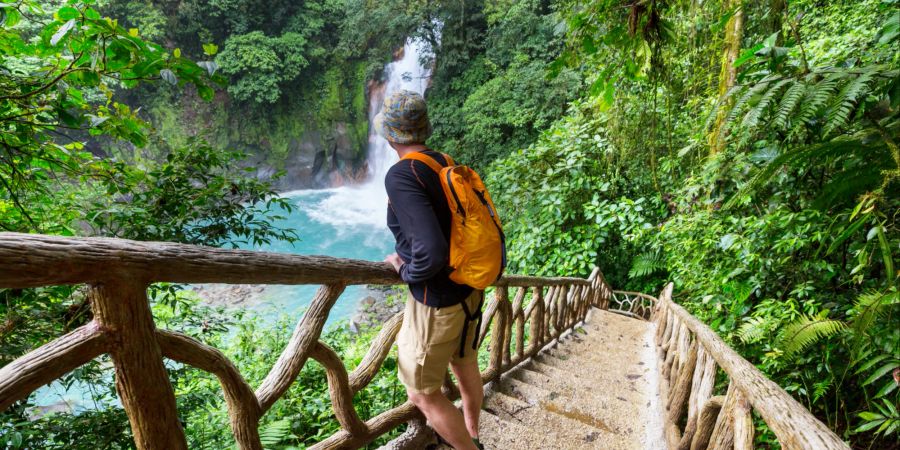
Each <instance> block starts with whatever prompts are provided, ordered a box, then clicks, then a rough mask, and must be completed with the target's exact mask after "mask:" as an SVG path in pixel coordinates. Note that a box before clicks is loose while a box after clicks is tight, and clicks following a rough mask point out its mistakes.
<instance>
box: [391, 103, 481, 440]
mask: <svg viewBox="0 0 900 450" xmlns="http://www.w3.org/2000/svg"><path fill="white" fill-rule="evenodd" d="M374 125H375V128H376V130H377V132H378V133H379V134H380V135H381V136H383V137H384V138H385V139H387V141H388V142H389V143H390V145H391V147H392V148H393V149H394V150H396V151H397V154H398V155H399V156H400V158H401V160H400V162H398V163H396V164H394V166H393V167H391V169H390V170H389V171H388V173H387V176H385V179H384V185H385V188H386V189H387V193H388V201H389V205H388V219H387V221H388V227H389V228H390V229H391V232H392V233H393V234H394V238H395V239H396V241H397V244H396V247H395V248H396V250H397V253H394V254H391V255H388V256H387V258H386V259H385V261H386V262H388V263H390V264H391V265H392V266H393V267H394V269H395V270H397V272H398V273H399V274H400V278H402V279H403V281H404V282H406V283H408V284H409V291H410V294H409V298H408V299H407V302H406V309H405V312H404V316H403V325H402V326H401V328H400V333H399V335H398V336H397V346H398V348H399V369H398V377H399V378H400V382H401V383H403V385H404V386H406V393H407V395H408V396H409V399H410V400H411V401H412V402H413V403H414V404H415V405H416V406H417V407H418V408H419V410H421V411H422V413H423V414H425V417H426V418H427V419H428V422H429V423H430V424H431V426H432V428H434V430H435V431H436V432H437V433H438V434H439V435H440V436H441V437H442V438H443V439H444V440H446V441H447V442H448V443H449V444H450V445H452V446H453V448H455V449H457V450H476V449H483V447H482V446H481V444H480V443H479V442H478V418H479V413H480V411H481V404H482V401H483V400H484V391H483V388H482V385H481V374H480V373H479V371H478V361H477V353H478V352H477V350H472V348H473V341H474V340H475V339H477V334H478V333H477V332H476V330H475V328H476V326H477V324H476V321H466V320H465V319H466V314H465V312H464V311H463V305H462V302H466V305H467V306H468V308H467V309H468V310H469V311H475V310H476V309H477V308H479V307H480V305H481V300H482V296H483V295H484V292H483V291H480V290H475V289H473V288H471V287H469V286H466V285H462V284H457V283H455V282H453V281H451V280H450V278H449V276H448V274H449V270H448V269H449V268H448V261H449V241H450V223H451V211H450V207H449V205H448V204H447V200H446V198H445V196H444V194H443V191H442V187H441V183H440V180H439V179H438V175H437V173H436V172H435V171H434V170H432V169H431V168H429V167H428V166H427V165H426V164H425V163H423V162H421V161H416V160H413V159H402V158H403V157H404V156H406V155H407V154H409V153H412V152H423V153H425V154H426V155H428V156H431V157H433V158H435V159H436V160H437V161H438V162H439V163H440V164H441V165H443V166H446V165H447V164H448V161H446V160H445V159H444V157H443V155H441V154H440V153H438V152H435V151H433V150H430V149H428V148H427V147H426V146H425V145H424V142H425V140H426V139H428V136H430V135H431V124H430V123H429V121H428V111H427V108H426V105H425V99H424V98H423V97H422V96H421V95H420V94H418V93H416V92H412V91H400V92H397V93H395V94H393V95H392V96H390V97H389V98H387V99H385V102H384V107H383V108H382V112H381V113H380V114H379V115H378V116H377V117H376V119H375V124H374ZM464 325H465V326H468V327H469V329H468V330H467V331H466V333H465V334H464V336H465V339H466V341H467V342H463V343H461V342H460V340H461V337H462V336H463V327H464ZM464 348H465V349H468V351H464V350H463V349H464ZM461 352H462V354H460V353H461ZM448 364H449V366H450V368H451V369H452V370H453V374H454V375H455V376H456V379H457V380H458V381H459V388H460V393H461V395H462V404H463V413H462V414H461V413H460V411H459V410H458V409H456V407H455V406H454V405H453V403H451V402H450V400H449V399H447V397H446V396H444V394H443V393H442V392H441V386H442V384H443V381H444V377H445V375H446V373H447V366H448Z"/></svg>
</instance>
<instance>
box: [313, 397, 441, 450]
mask: <svg viewBox="0 0 900 450" xmlns="http://www.w3.org/2000/svg"><path fill="white" fill-rule="evenodd" d="M416 418H420V419H424V418H425V416H423V415H422V413H421V412H419V410H418V409H417V408H416V405H414V404H413V403H412V402H410V401H407V402H406V403H404V404H402V405H400V406H398V407H396V408H393V409H389V410H387V411H385V412H383V413H381V414H379V415H377V416H375V417H373V418H371V419H369V420H367V421H366V427H367V428H368V429H369V432H368V433H366V434H365V435H357V436H354V435H352V434H350V433H349V432H348V431H347V430H341V431H338V432H337V433H334V434H332V435H331V436H329V437H328V438H327V439H325V440H324V441H322V442H319V443H318V444H316V445H313V446H312V447H309V448H308V450H325V449H328V450H331V449H344V448H360V447H362V446H364V445H366V444H368V443H369V442H372V441H374V440H375V439H376V438H378V436H381V435H382V434H384V433H387V432H388V431H390V430H393V429H394V428H396V427H397V426H399V425H400V424H402V423H404V422H407V421H409V420H412V419H416Z"/></svg>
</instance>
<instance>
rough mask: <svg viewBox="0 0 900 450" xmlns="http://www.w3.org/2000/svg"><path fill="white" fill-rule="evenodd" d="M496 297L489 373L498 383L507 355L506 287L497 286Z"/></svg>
mask: <svg viewBox="0 0 900 450" xmlns="http://www.w3.org/2000/svg"><path fill="white" fill-rule="evenodd" d="M494 296H495V298H496V299H497V313H496V314H497V315H496V316H495V320H494V327H493V329H492V330H491V354H490V362H489V364H488V369H487V372H488V373H490V374H491V375H492V376H491V379H492V381H498V380H500V375H501V374H502V373H503V370H502V367H503V354H504V353H505V350H504V348H503V346H504V345H503V344H505V343H506V342H507V340H506V336H505V334H506V321H507V315H506V314H505V313H504V311H505V307H504V305H505V304H506V303H507V301H508V300H509V298H508V292H507V288H506V286H497V287H496V288H495V289H494Z"/></svg>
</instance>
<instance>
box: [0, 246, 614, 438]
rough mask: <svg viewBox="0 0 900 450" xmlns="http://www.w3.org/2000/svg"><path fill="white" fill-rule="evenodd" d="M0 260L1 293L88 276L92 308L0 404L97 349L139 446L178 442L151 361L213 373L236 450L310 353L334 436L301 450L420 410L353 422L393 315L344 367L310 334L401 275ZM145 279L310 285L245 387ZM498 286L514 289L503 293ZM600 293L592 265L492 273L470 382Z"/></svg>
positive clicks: (32, 360) (211, 258)
mask: <svg viewBox="0 0 900 450" xmlns="http://www.w3.org/2000/svg"><path fill="white" fill-rule="evenodd" d="M0 267H3V271H0V288H27V287H40V286H51V285H61V284H87V285H88V286H89V287H90V300H91V308H92V311H93V314H94V319H93V320H92V321H91V322H90V323H89V324H87V325H85V326H83V327H81V328H79V329H77V330H75V331H73V332H71V333H69V334H67V335H65V336H62V337H60V338H58V339H56V340H54V341H52V342H50V343H48V344H45V345H43V346H41V347H39V348H37V349H34V350H32V351H31V352H29V353H28V354H26V355H23V356H21V357H20V358H18V359H16V360H14V361H13V362H12V363H10V364H8V365H6V366H4V367H2V368H0V411H2V410H5V409H6V408H8V407H9V406H10V405H12V403H14V402H16V401H18V400H21V399H23V398H25V397H27V396H28V395H29V394H31V392H33V391H34V390H35V389H37V388H38V387H40V386H42V385H44V384H47V383H50V382H52V381H53V380H55V379H57V378H59V377H60V376H62V375H64V374H65V373H67V372H69V371H71V370H73V369H75V368H77V367H79V366H81V365H82V364H85V363H87V362H88V361H90V360H91V359H93V358H96V357H97V356H99V355H101V354H104V353H108V354H110V356H111V357H112V360H113V364H114V367H115V370H116V382H117V384H116V388H117V391H118V393H119V397H120V399H121V401H122V405H123V407H124V409H125V411H126V413H127V415H128V418H129V422H130V423H131V427H132V430H133V434H134V438H135V444H136V446H137V448H139V449H183V448H186V446H187V444H186V441H185V437H184V432H183V430H182V429H181V424H180V423H179V421H178V418H177V417H178V416H177V411H176V407H175V396H174V392H173V390H172V386H171V384H170V382H169V379H168V374H167V373H166V370H165V366H164V364H163V357H166V358H170V359H172V360H175V361H178V362H180V363H183V364H187V365H190V366H193V367H196V368H198V369H200V370H204V371H206V372H209V373H212V374H214V375H215V376H216V377H217V378H218V379H219V381H220V383H221V385H222V389H223V392H224V396H225V400H226V404H227V407H228V414H229V419H230V421H231V428H232V433H233V435H234V438H235V442H236V443H237V444H238V446H239V447H240V448H242V449H253V450H257V449H261V448H262V446H261V444H260V439H259V432H258V426H259V422H260V419H261V418H262V416H263V415H264V414H265V413H266V411H267V410H268V409H269V408H270V407H271V406H272V404H274V402H275V401H277V400H278V399H279V398H280V397H281V396H282V395H284V393H285V392H286V391H287V389H288V388H289V387H290V385H291V384H292V383H293V382H294V380H295V379H296V378H297V376H298V374H299V373H300V370H301V369H302V368H303V366H304V365H305V364H306V362H307V360H309V359H310V358H311V359H313V360H315V361H316V362H317V363H319V364H321V365H322V366H323V367H324V368H325V370H326V375H327V378H328V389H329V394H330V396H331V400H332V407H333V409H334V411H335V417H336V418H337V420H338V423H339V424H340V425H341V431H339V432H337V433H335V434H334V435H332V436H330V437H329V438H327V439H325V440H324V441H322V442H320V443H318V444H316V445H315V446H313V448H317V449H320V448H321V449H325V448H328V449H331V448H356V447H360V446H362V445H365V444H367V443H369V442H371V441H373V440H374V439H376V438H377V437H379V436H381V435H383V434H384V433H386V432H388V431H390V430H392V429H393V428H395V427H397V426H398V425H400V424H402V423H404V422H408V421H411V420H414V419H418V418H421V415H420V413H419V412H418V410H417V409H416V408H415V407H414V406H413V405H412V404H411V403H409V402H406V403H404V404H402V405H400V406H398V407H395V408H393V409H391V410H388V411H385V412H383V413H381V414H379V415H377V416H375V417H373V418H370V419H368V420H365V421H364V420H363V419H362V418H360V417H359V415H358V414H357V412H356V410H355V408H354V406H353V404H352V399H353V395H354V394H356V393H357V392H359V391H360V390H361V389H363V388H365V386H366V385H368V384H369V383H370V382H371V381H372V380H373V379H374V377H375V375H376V374H377V372H378V370H379V369H380V368H381V366H382V364H383V362H384V360H385V358H386V357H387V355H388V353H389V351H390V348H391V346H392V345H393V343H394V341H395V340H396V336H397V332H398V331H399V328H400V323H401V322H402V312H401V313H399V314H397V315H396V316H394V317H393V318H392V319H390V320H389V321H387V322H386V323H385V324H384V326H383V327H382V330H381V331H380V333H379V334H378V335H377V336H376V338H375V340H374V341H373V343H372V345H371V346H370V349H369V352H368V353H367V354H366V355H365V356H364V357H363V359H362V362H361V363H360V364H359V365H358V366H357V367H356V368H355V369H354V370H353V371H352V372H350V373H348V371H347V369H346V368H345V367H344V365H343V363H342V361H341V359H340V357H338V355H337V354H335V353H334V351H333V350H331V349H330V348H328V347H327V346H326V345H325V344H323V343H322V342H321V341H320V340H319V338H320V335H321V333H322V329H323V327H324V324H325V322H326V321H327V318H328V314H329V312H330V310H331V308H332V306H333V305H334V303H335V301H336V300H337V298H338V297H339V296H340V294H341V293H342V292H343V290H344V287H345V286H347V285H350V284H363V283H365V284H400V283H401V280H400V279H399V277H398V276H397V274H396V273H395V272H394V271H393V270H392V269H391V268H390V267H389V266H388V265H387V264H385V263H375V262H367V261H358V260H349V259H341V258H332V257H325V256H301V255H286V254H275V253H264V252H256V251H247V250H226V249H218V248H207V247H198V246H191V245H183V244H173V243H160V242H137V241H128V240H121V239H110V238H65V237H57V236H42V235H30V234H19V233H0ZM155 282H176V283H231V284H241V283H254V284H319V285H321V287H320V288H319V290H318V291H317V293H316V295H315V296H314V298H313V300H312V302H311V304H310V306H309V308H308V309H307V311H306V312H305V313H304V315H303V317H302V318H301V319H300V320H299V321H298V324H297V326H296V328H295V329H294V333H293V335H292V336H291V339H290V341H289V342H288V344H287V346H286V347H285V349H284V351H283V352H282V354H281V356H280V357H279V358H278V361H277V362H276V363H275V365H274V366H273V368H272V369H271V370H270V372H269V374H268V375H267V376H266V378H265V379H264V381H263V382H262V383H261V385H260V386H259V387H258V388H257V389H256V391H255V392H254V391H253V389H252V388H251V387H250V385H249V384H248V383H247V382H246V380H245V379H244V378H243V377H242V376H241V373H240V371H239V370H238V368H236V367H235V366H234V364H232V363H231V361H229V360H228V358H227V357H225V355H224V354H222V353H221V352H220V351H218V350H217V349H215V348H213V347H210V346H207V345H205V344H203V343H201V342H199V341H197V340H195V339H193V338H191V337H189V336H186V335H183V334H179V333H174V332H170V331H165V330H159V329H157V328H156V326H155V324H154V322H153V318H152V315H151V313H150V308H149V302H148V298H147V288H148V287H149V285H150V284H151V283H155ZM510 288H515V289H516V294H515V297H514V299H513V300H512V301H510V299H509V289H510ZM529 292H530V294H531V295H530V296H529V295H528V294H529ZM612 292H613V291H612V289H611V288H610V287H609V285H608V284H606V281H605V280H604V279H603V275H602V274H601V273H600V271H599V269H595V270H594V272H593V273H592V274H591V276H590V277H589V278H587V279H583V278H571V277H530V276H516V275H510V276H504V277H503V278H501V279H500V280H498V282H497V283H495V286H494V295H493V297H492V298H491V300H490V302H488V305H487V307H486V308H485V314H484V320H483V323H482V330H481V331H482V333H481V336H482V339H484V337H485V336H490V344H489V349H490V350H489V351H490V364H489V366H488V368H487V370H485V371H484V373H483V374H482V379H483V381H484V382H485V383H488V382H491V381H496V380H499V378H500V376H501V375H502V374H503V373H504V372H506V371H508V370H510V369H512V368H513V367H515V366H516V365H518V364H519V363H521V362H523V361H524V360H526V359H527V358H530V357H531V356H533V355H534V354H536V353H537V352H538V351H540V350H541V349H542V348H544V347H545V346H547V345H548V344H552V342H553V341H555V340H556V339H559V337H560V336H561V335H562V334H563V333H565V332H566V331H568V330H571V329H572V328H573V327H575V326H576V325H577V324H578V323H579V322H580V321H582V320H584V318H585V316H586V315H587V313H588V311H589V310H590V308H591V307H606V306H607V305H608V304H609V297H610V296H611V295H612ZM529 299H530V300H529ZM526 324H530V325H528V326H527V327H526ZM526 335H527V336H526ZM451 393H452V392H451Z"/></svg>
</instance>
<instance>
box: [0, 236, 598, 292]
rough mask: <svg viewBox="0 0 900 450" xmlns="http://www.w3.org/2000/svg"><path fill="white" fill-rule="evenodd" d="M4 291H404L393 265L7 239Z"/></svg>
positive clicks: (515, 281) (121, 242) (1, 249)
mask: <svg viewBox="0 0 900 450" xmlns="http://www.w3.org/2000/svg"><path fill="white" fill-rule="evenodd" d="M0 267H3V268H13V270H3V271H0V288H3V287H8V288H27V287H40V286H55V285H64V284H82V283H99V282H103V281H108V280H112V279H121V278H123V277H128V278H137V279H144V280H148V281H153V282H171V283H230V284H323V285H327V284H345V285H349V284H384V285H392V284H400V283H402V281H401V280H400V278H399V277H398V276H397V272H395V271H394V270H393V269H392V268H391V266H390V265H388V264H387V263H376V262H371V261H360V260H356V259H346V258H334V257H331V256H306V255H291V254H285V253H267V252H259V251H253V250H230V249H221V248H214V247H200V246H196V245H186V244H175V243H171V242H140V241H129V240H125V239H114V238H71V237H60V236H45V235H38V234H22V233H0ZM536 283H540V284H541V285H543V286H553V285H564V284H582V285H583V284H587V283H588V282H587V280H585V279H582V278H567V277H556V278H552V277H528V276H518V275H511V276H505V277H503V278H502V279H501V280H500V281H499V282H498V283H497V285H506V286H532V285H534V284H536Z"/></svg>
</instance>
